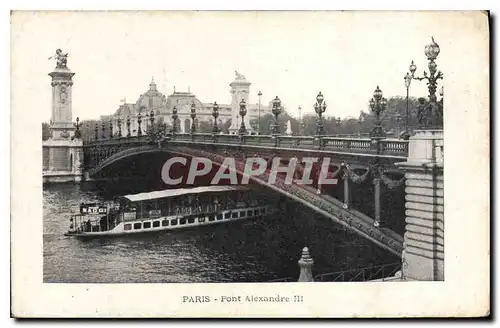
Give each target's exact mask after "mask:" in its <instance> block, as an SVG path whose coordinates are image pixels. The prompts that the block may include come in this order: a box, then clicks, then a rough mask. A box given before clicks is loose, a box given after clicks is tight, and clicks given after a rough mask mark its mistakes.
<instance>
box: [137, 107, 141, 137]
mask: <svg viewBox="0 0 500 328" xmlns="http://www.w3.org/2000/svg"><path fill="white" fill-rule="evenodd" d="M141 122H142V115H141V112H139V114H137V124H138V128H137V135H138V136H139V137H140V136H142V129H141Z"/></svg>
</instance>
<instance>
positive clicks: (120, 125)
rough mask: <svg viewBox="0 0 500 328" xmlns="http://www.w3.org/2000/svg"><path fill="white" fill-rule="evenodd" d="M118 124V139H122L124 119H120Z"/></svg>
mask: <svg viewBox="0 0 500 328" xmlns="http://www.w3.org/2000/svg"><path fill="white" fill-rule="evenodd" d="M116 123H117V124H118V138H121V137H122V119H121V117H118V121H117V122H116Z"/></svg>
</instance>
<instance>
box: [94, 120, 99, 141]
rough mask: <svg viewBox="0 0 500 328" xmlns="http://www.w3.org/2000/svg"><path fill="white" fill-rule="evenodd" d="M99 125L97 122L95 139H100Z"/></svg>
mask: <svg viewBox="0 0 500 328" xmlns="http://www.w3.org/2000/svg"><path fill="white" fill-rule="evenodd" d="M97 125H98V124H97V123H96V124H95V126H94V132H95V140H99V127H98V126H97Z"/></svg>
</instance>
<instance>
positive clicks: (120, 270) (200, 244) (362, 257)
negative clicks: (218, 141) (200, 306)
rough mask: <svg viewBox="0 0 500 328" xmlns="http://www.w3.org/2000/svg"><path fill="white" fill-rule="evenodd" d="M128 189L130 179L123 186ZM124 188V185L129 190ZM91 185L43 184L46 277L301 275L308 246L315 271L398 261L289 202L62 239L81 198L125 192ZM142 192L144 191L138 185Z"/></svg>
mask: <svg viewBox="0 0 500 328" xmlns="http://www.w3.org/2000/svg"><path fill="white" fill-rule="evenodd" d="M126 185H127V186H129V187H130V185H131V184H126ZM129 189H130V188H129ZM118 190H122V193H120V192H118V191H117V190H116V188H115V189H113V188H111V189H106V188H103V187H102V186H99V187H97V186H96V185H89V184H81V185H74V184H58V185H49V186H45V187H44V192H43V199H44V200H43V202H44V214H43V250H44V252H43V264H44V265H43V275H44V282H64V283H165V282H170V283H183V282H265V281H268V280H272V279H277V278H284V277H292V278H294V279H296V278H297V277H298V275H299V267H298V264H297V261H298V260H299V258H300V255H301V250H302V248H303V247H304V246H306V245H307V246H308V247H309V249H310V253H311V256H312V257H313V259H314V261H315V264H314V266H313V274H315V275H316V274H322V273H327V272H334V271H341V270H349V269H355V268H361V267H367V266H373V265H380V264H387V263H394V262H398V261H399V259H398V258H397V257H396V256H394V255H392V254H390V253H388V252H387V251H385V250H383V249H381V248H379V247H377V246H375V245H374V244H372V243H370V242H369V241H367V240H365V239H363V238H361V237H359V236H357V235H355V234H353V233H351V232H348V231H346V230H344V229H343V228H341V227H339V226H338V225H336V224H335V223H333V222H332V221H330V220H329V219H327V218H324V217H321V216H318V215H315V214H313V213H311V211H310V210H308V209H306V208H303V207H302V206H301V205H299V204H297V203H292V202H291V201H290V203H289V204H288V205H289V210H287V211H282V212H281V213H280V214H276V215H273V216H272V217H265V218H260V219H256V220H251V221H244V220H242V221H239V222H229V223H222V224H218V225H212V226H207V227H202V228H198V229H188V230H176V231H173V232H160V233H155V234H143V235H135V236H126V237H115V238H108V239H94V240H87V241H83V240H78V239H76V238H71V237H65V236H64V233H65V232H66V231H67V230H68V225H69V217H70V215H71V214H72V213H76V212H77V211H78V208H79V207H78V206H79V204H80V203H81V202H93V201H101V200H106V199H110V198H111V197H112V196H117V195H121V194H125V193H129V192H130V190H127V191H126V192H125V188H118ZM141 191H143V190H141Z"/></svg>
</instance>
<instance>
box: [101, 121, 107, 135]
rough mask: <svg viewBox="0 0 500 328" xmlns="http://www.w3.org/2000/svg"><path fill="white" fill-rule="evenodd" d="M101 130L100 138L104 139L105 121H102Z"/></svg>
mask: <svg viewBox="0 0 500 328" xmlns="http://www.w3.org/2000/svg"><path fill="white" fill-rule="evenodd" d="M101 130H102V138H103V139H106V123H104V121H102V124H101Z"/></svg>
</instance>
